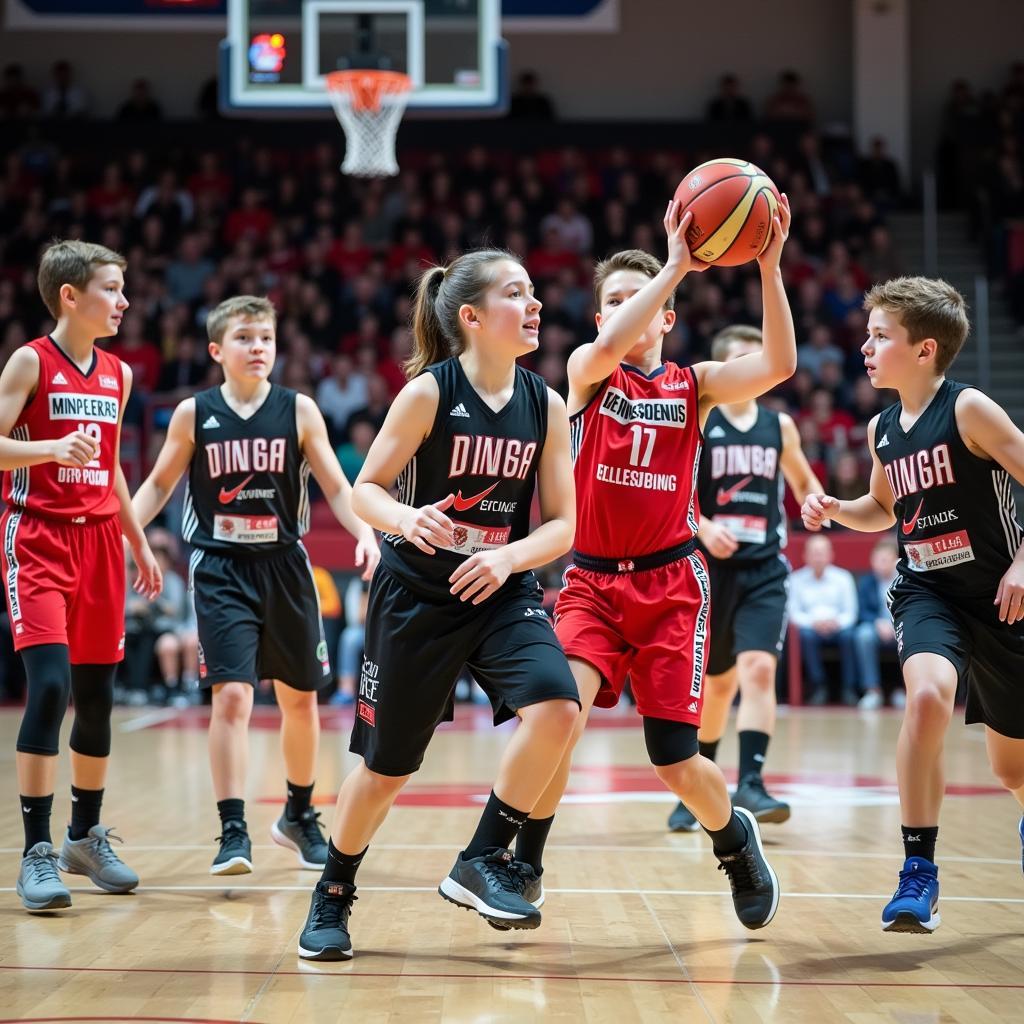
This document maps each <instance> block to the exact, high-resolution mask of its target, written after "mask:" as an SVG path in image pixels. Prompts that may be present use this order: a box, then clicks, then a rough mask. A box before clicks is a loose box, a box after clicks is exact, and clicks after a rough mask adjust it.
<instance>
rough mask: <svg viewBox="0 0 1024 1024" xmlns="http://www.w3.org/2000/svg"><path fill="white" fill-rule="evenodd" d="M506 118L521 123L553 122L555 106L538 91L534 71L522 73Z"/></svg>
mask: <svg viewBox="0 0 1024 1024" xmlns="http://www.w3.org/2000/svg"><path fill="white" fill-rule="evenodd" d="M508 116H509V117H514V118H517V119H518V120H522V121H527V120H529V121H553V120H554V119H555V105H554V104H553V103H552V102H551V98H550V97H549V96H547V95H545V94H544V93H542V92H541V91H540V81H539V79H538V78H537V73H536V72H535V71H523V72H521V73H520V75H519V84H518V86H517V88H516V89H515V91H514V92H513V93H512V98H511V100H510V102H509V106H508Z"/></svg>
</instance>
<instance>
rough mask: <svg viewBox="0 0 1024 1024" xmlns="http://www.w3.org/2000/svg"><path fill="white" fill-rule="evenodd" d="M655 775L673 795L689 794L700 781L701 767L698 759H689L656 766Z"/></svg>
mask: <svg viewBox="0 0 1024 1024" xmlns="http://www.w3.org/2000/svg"><path fill="white" fill-rule="evenodd" d="M654 774H655V775H657V776H658V778H659V779H660V780H661V782H662V783H663V784H664V785H665V786H667V787H668V788H669V789H671V790H672V792H673V793H688V792H690V791H691V790H692V789H693V788H694V787H695V786H696V785H697V783H698V781H699V776H700V766H699V765H698V763H697V758H696V757H688V758H687V759H686V760H685V761H677V762H676V763H675V764H656V765H655V766H654Z"/></svg>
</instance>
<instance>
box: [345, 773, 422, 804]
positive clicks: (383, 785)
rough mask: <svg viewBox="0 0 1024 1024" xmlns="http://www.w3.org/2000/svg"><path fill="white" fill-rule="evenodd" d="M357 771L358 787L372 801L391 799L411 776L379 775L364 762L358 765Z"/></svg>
mask: <svg viewBox="0 0 1024 1024" xmlns="http://www.w3.org/2000/svg"><path fill="white" fill-rule="evenodd" d="M358 771H359V785H360V789H362V791H363V793H364V795H365V796H366V797H367V798H368V799H370V800H371V801H373V802H374V803H377V802H380V801H385V800H391V799H392V798H393V797H394V796H395V795H396V794H397V793H398V791H399V790H400V789H401V788H402V787H403V786H404V785H405V784H406V783H407V782H408V781H409V780H410V779H411V778H412V775H381V773H380V772H375V771H374V770H373V769H372V768H367V767H366V765H365V764H362V765H360V766H359V769H358Z"/></svg>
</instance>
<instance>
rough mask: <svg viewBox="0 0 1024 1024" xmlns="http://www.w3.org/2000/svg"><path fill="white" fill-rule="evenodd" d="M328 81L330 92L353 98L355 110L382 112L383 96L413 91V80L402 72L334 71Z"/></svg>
mask: <svg viewBox="0 0 1024 1024" xmlns="http://www.w3.org/2000/svg"><path fill="white" fill-rule="evenodd" d="M326 79H327V88H328V90H330V91H331V92H335V93H344V94H346V95H348V96H349V97H351V99H352V109H353V110H372V111H377V110H380V101H381V97H382V96H395V95H398V94H400V93H403V92H409V91H410V90H411V89H412V79H411V78H410V77H409V76H408V75H405V74H402V72H401V71H374V70H372V69H367V70H351V71H332V72H330V73H329V74H328V75H327V76H326Z"/></svg>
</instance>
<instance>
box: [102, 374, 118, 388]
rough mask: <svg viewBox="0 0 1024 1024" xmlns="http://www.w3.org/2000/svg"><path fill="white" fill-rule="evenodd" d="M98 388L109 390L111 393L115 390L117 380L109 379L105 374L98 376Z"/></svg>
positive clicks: (114, 378)
mask: <svg viewBox="0 0 1024 1024" xmlns="http://www.w3.org/2000/svg"><path fill="white" fill-rule="evenodd" d="M100 387H101V388H109V389H110V390H111V391H116V390H117V378H116V377H111V376H110V375H109V374H107V373H101V374H100Z"/></svg>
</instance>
